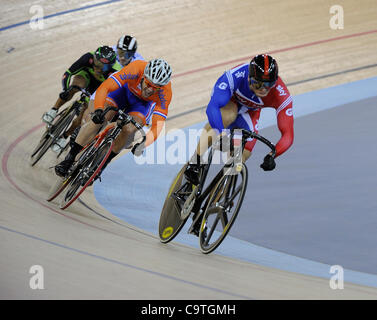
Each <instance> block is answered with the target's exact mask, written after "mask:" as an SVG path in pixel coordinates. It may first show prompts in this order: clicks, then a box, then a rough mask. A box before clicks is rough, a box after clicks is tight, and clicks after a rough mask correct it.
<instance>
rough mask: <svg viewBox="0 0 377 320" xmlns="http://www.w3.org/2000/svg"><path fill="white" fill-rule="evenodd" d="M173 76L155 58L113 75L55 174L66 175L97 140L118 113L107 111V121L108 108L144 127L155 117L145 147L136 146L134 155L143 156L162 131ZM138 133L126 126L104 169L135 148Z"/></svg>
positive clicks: (160, 61) (107, 81)
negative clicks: (80, 155) (97, 136)
mask: <svg viewBox="0 0 377 320" xmlns="http://www.w3.org/2000/svg"><path fill="white" fill-rule="evenodd" d="M171 73H172V71H171V67H170V66H169V64H168V63H167V62H166V61H165V60H163V59H153V60H151V61H149V62H146V61H141V60H138V61H134V62H131V63H130V64H128V65H127V66H126V67H124V68H123V69H121V70H120V71H119V72H117V73H115V74H113V75H111V76H110V78H109V79H107V80H106V81H105V82H104V83H102V84H101V86H100V87H99V88H98V90H97V91H96V96H95V100H94V113H93V114H92V120H91V121H89V122H87V123H85V124H84V125H83V127H82V128H81V130H80V132H79V134H78V136H77V138H76V140H75V142H74V143H73V144H72V147H71V149H70V151H69V153H68V155H67V156H66V158H65V159H64V160H63V161H62V162H61V163H59V164H58V165H57V166H55V172H56V174H57V175H59V176H65V175H66V174H67V172H68V170H69V168H70V167H71V166H72V164H73V163H74V159H75V157H76V155H77V154H78V153H79V152H80V151H81V150H82V148H83V146H85V145H86V144H87V143H88V142H90V141H91V140H92V139H93V138H94V137H95V135H96V133H97V132H98V130H99V128H100V127H101V125H102V124H103V122H104V120H107V121H109V120H110V119H112V117H113V116H114V115H115V113H116V112H115V111H110V112H108V113H107V114H106V116H105V118H104V116H103V111H104V109H105V108H106V107H108V106H113V107H116V108H120V109H123V110H125V111H126V112H127V113H128V114H129V115H131V116H132V117H133V118H134V120H135V121H136V122H138V123H139V124H141V125H145V123H146V121H147V118H149V117H150V116H151V115H152V114H153V119H152V126H151V128H150V130H149V131H148V132H147V134H146V141H145V144H144V145H140V144H136V145H134V146H133V148H132V153H133V154H135V155H140V154H141V152H142V150H143V149H144V148H145V147H147V146H149V145H150V144H152V143H153V142H154V141H155V140H156V139H157V137H158V135H159V134H160V132H161V131H162V129H163V126H164V123H165V120H166V117H167V114H168V107H169V104H170V102H171V99H172V90H171V82H170V77H171ZM135 132H136V128H135V127H134V126H133V125H132V124H128V125H126V126H124V127H123V129H122V132H121V134H120V135H119V136H118V137H117V139H116V140H115V144H114V148H113V150H112V152H111V154H110V156H109V158H108V160H107V162H106V164H105V166H106V165H107V164H108V163H109V162H110V161H111V160H112V159H113V158H114V157H115V156H116V155H117V154H118V153H119V152H120V151H121V150H122V149H123V148H124V147H125V148H127V147H129V146H131V145H132V143H133V140H134V135H135ZM105 166H104V167H105ZM104 167H103V169H104Z"/></svg>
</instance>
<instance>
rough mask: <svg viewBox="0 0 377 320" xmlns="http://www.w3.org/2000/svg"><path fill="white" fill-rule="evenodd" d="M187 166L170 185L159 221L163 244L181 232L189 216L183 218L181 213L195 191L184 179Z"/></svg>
mask: <svg viewBox="0 0 377 320" xmlns="http://www.w3.org/2000/svg"><path fill="white" fill-rule="evenodd" d="M186 167H187V164H186V165H184V166H183V168H182V169H181V170H180V171H179V172H178V174H177V176H176V177H175V178H174V180H173V182H172V184H171V185H170V188H169V192H168V195H167V196H166V199H165V202H164V206H163V208H162V211H161V215H160V221H159V226H158V230H159V236H160V241H161V242H162V243H168V242H169V241H171V240H173V239H174V238H175V236H176V235H177V234H178V233H179V231H181V229H182V228H183V226H184V225H185V223H186V221H187V218H188V217H189V214H188V215H187V214H185V215H184V216H181V211H182V207H183V205H184V203H185V202H186V200H187V198H188V197H189V195H190V194H191V193H192V191H193V186H192V184H191V183H189V182H188V181H187V180H186V178H185V177H184V174H183V173H184V171H185V170H186Z"/></svg>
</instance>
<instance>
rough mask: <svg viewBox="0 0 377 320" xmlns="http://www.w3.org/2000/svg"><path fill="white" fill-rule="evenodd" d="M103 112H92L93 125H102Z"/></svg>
mask: <svg viewBox="0 0 377 320" xmlns="http://www.w3.org/2000/svg"><path fill="white" fill-rule="evenodd" d="M103 119H104V117H103V110H102V109H96V110H94V112H93V113H92V121H93V122H94V123H95V124H102V123H103Z"/></svg>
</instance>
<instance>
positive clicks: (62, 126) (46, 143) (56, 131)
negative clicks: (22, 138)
mask: <svg viewBox="0 0 377 320" xmlns="http://www.w3.org/2000/svg"><path fill="white" fill-rule="evenodd" d="M74 116H75V114H74V111H73V110H72V111H71V112H70V113H69V114H67V115H66V116H63V118H62V119H60V120H59V121H58V122H57V123H56V124H54V125H53V126H52V127H51V128H49V129H47V130H46V132H45V133H44V134H43V136H42V138H41V140H40V141H39V143H38V145H37V146H36V148H35V149H34V150H33V151H32V153H31V158H32V160H31V163H30V165H31V166H34V165H35V164H36V163H37V162H38V161H39V160H40V159H41V158H42V157H43V155H44V154H45V153H46V152H47V150H48V149H49V148H50V147H51V145H52V144H53V143H54V142H55V141H56V140H57V139H59V137H60V135H61V134H62V133H63V132H64V131H65V130H66V129H67V128H68V126H69V124H70V123H71V121H72V119H73V117H74Z"/></svg>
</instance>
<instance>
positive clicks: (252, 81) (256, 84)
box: [249, 77, 276, 90]
mask: <svg viewBox="0 0 377 320" xmlns="http://www.w3.org/2000/svg"><path fill="white" fill-rule="evenodd" d="M249 83H250V85H253V87H254V88H255V89H257V90H258V89H260V88H262V87H263V88H265V89H270V88H272V87H273V86H274V85H275V83H276V81H257V80H255V79H254V78H251V77H250V78H249Z"/></svg>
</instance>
